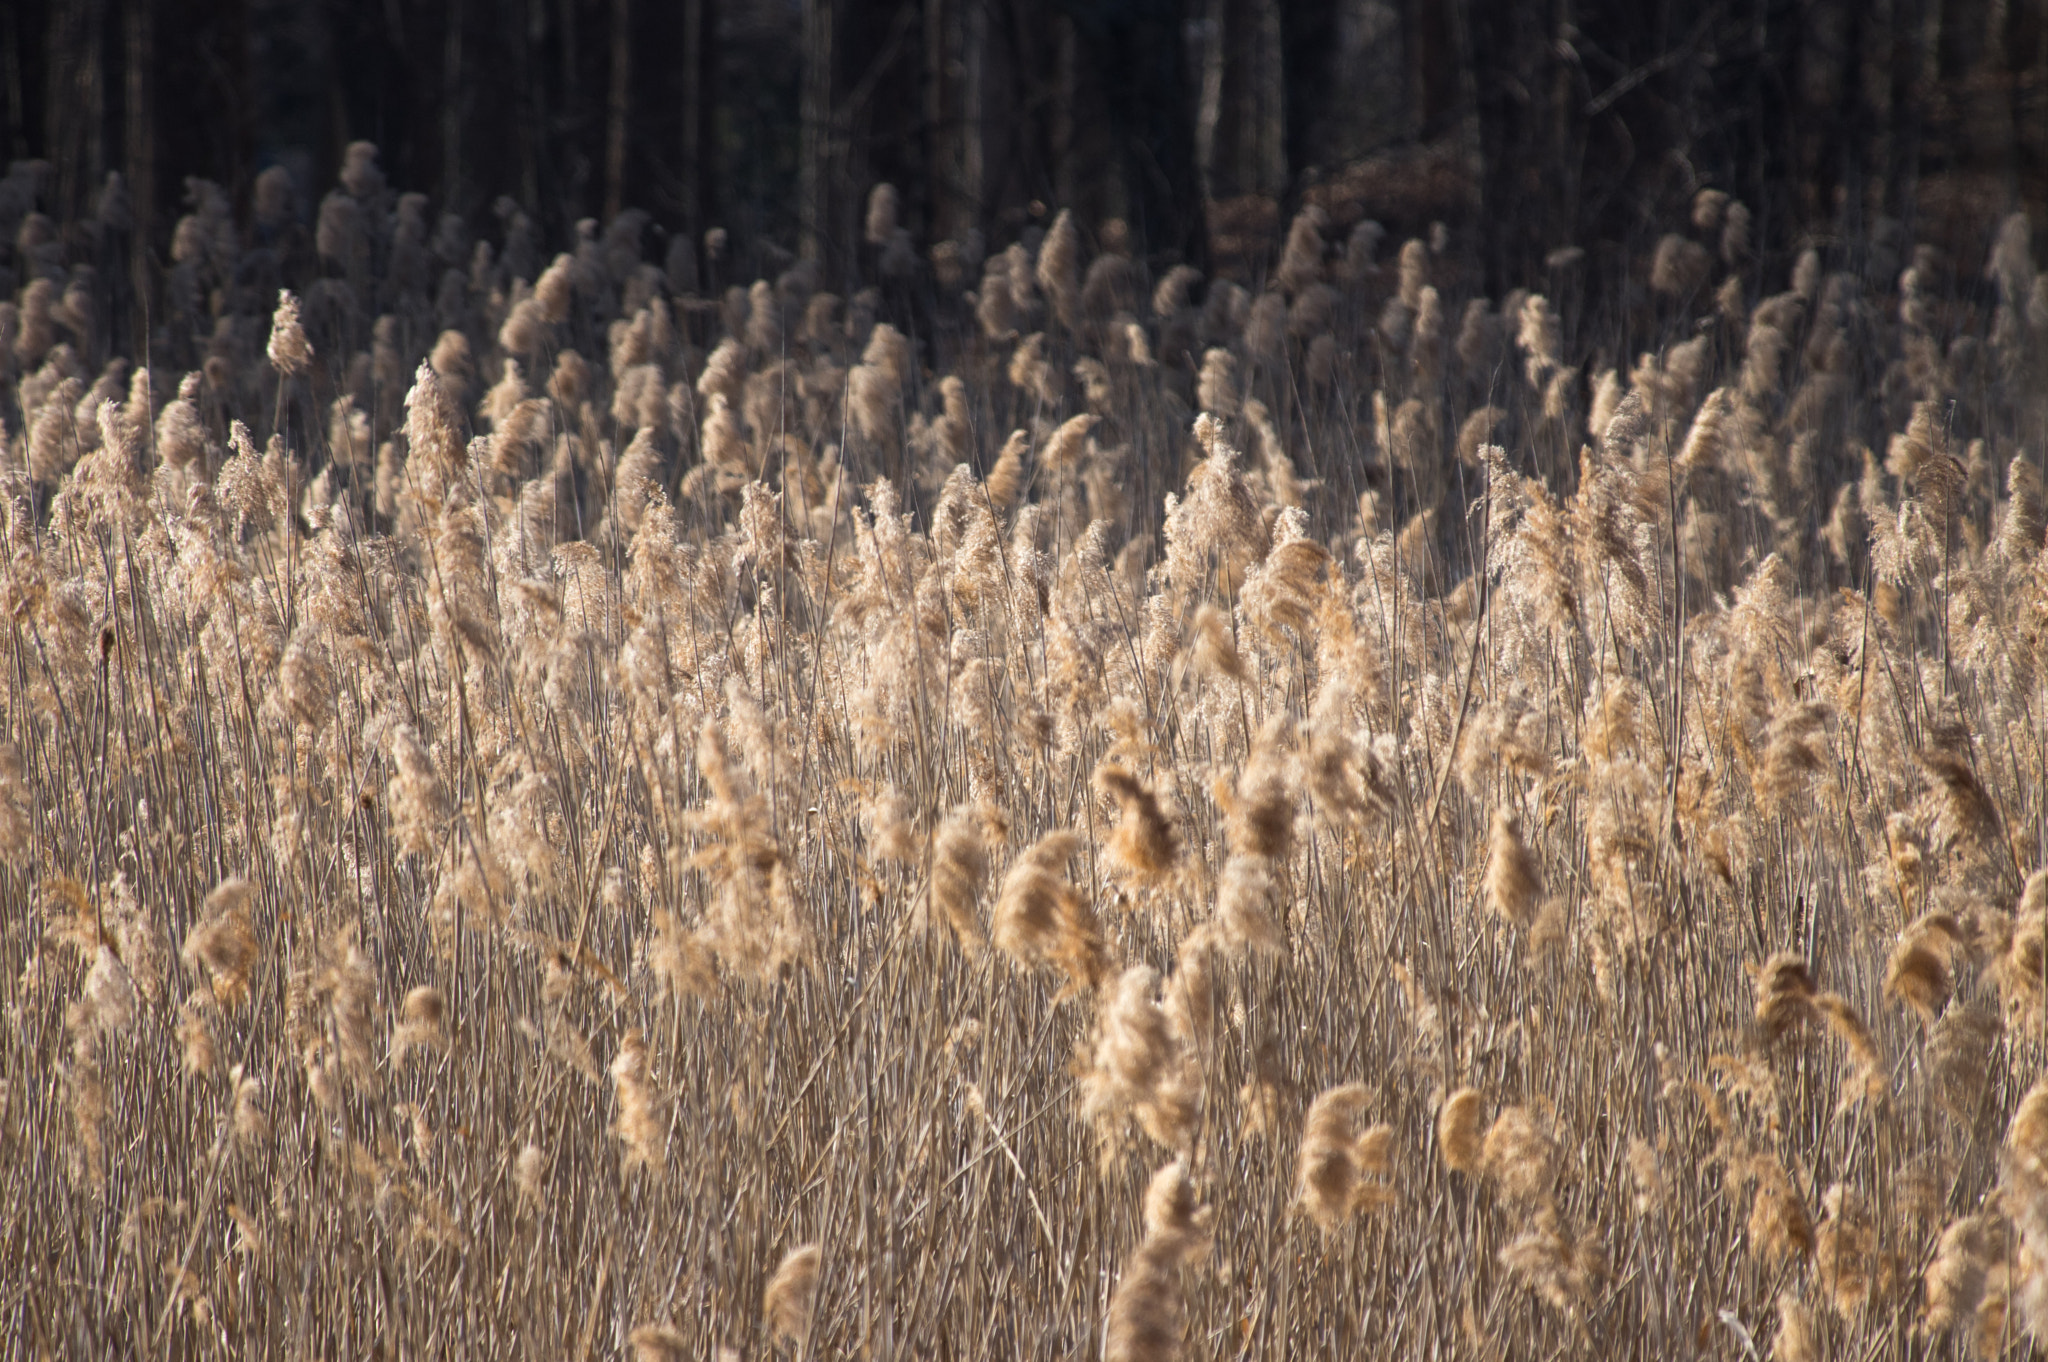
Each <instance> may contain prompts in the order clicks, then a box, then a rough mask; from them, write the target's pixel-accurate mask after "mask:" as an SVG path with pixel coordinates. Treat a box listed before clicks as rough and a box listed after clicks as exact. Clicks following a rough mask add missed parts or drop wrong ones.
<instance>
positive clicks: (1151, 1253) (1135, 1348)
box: [1103, 1159, 1209, 1362]
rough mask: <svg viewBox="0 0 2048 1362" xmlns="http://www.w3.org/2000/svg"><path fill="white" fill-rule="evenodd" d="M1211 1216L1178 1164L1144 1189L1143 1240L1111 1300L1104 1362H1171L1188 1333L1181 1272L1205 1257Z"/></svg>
mask: <svg viewBox="0 0 2048 1362" xmlns="http://www.w3.org/2000/svg"><path fill="white" fill-rule="evenodd" d="M1208 1249H1209V1211H1208V1208H1207V1207H1205V1206H1203V1205H1201V1203H1200V1202H1199V1201H1198V1200H1197V1198H1196V1196H1195V1190H1194V1186H1193V1184H1192V1183H1191V1182H1190V1181H1189V1179H1188V1170H1187V1164H1186V1162H1185V1161H1184V1160H1180V1159H1176V1160H1175V1161H1174V1162H1172V1163H1170V1164H1167V1165H1166V1166H1165V1167H1164V1168H1161V1169H1160V1170H1159V1171H1158V1172H1157V1173H1155V1174H1153V1175H1152V1181H1151V1183H1150V1184H1149V1185H1148V1186H1147V1187H1146V1189H1145V1238H1144V1240H1143V1241H1142V1242H1141V1243H1140V1244H1139V1245H1138V1249H1137V1252H1135V1253H1134V1254H1132V1255H1131V1260H1130V1261H1129V1262H1128V1263H1126V1264H1125V1266H1124V1271H1123V1275H1122V1276H1121V1277H1119V1278H1118V1279H1117V1284H1116V1290H1115V1291H1114V1292H1112V1293H1111V1294H1110V1298H1109V1319H1108V1322H1107V1325H1106V1327H1105V1330H1104V1339H1103V1357H1104V1359H1105V1362H1172V1359H1174V1358H1177V1357H1179V1356H1180V1352H1181V1344H1182V1342H1183V1339H1184V1336H1185V1334H1186V1331H1187V1305H1186V1302H1185V1300H1184V1299H1183V1298H1182V1294H1181V1288H1180V1280H1179V1273H1180V1269H1181V1268H1182V1267H1183V1266H1184V1265H1186V1264H1188V1263H1190V1262H1192V1261H1194V1260H1195V1259H1197V1258H1199V1257H1201V1256H1202V1255H1203V1254H1205V1253H1207V1252H1208Z"/></svg>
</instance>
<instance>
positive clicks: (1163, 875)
mask: <svg viewBox="0 0 2048 1362" xmlns="http://www.w3.org/2000/svg"><path fill="white" fill-rule="evenodd" d="M1095 790H1096V793H1097V794H1099V795H1101V796H1102V797H1103V798H1105V799H1112V800H1115V801H1116V804H1117V807H1118V809H1119V811H1120V812H1119V816H1118V818H1117V825H1116V831H1115V832H1114V833H1112V834H1111V835H1110V839H1109V846H1108V847H1107V849H1106V850H1107V854H1108V858H1109V861H1110V864H1111V866H1112V867H1113V868H1114V869H1115V870H1116V871H1117V872H1118V873H1119V874H1121V875H1122V876H1124V877H1125V878H1127V879H1129V880H1130V881H1131V882H1132V883H1134V884H1137V885H1141V886H1145V887H1149V888H1156V887H1159V886H1161V885H1163V884H1164V883H1165V882H1166V881H1167V880H1168V879H1169V878H1170V877H1171V876H1172V875H1173V873H1174V871H1175V869H1176V868H1177V867H1178V865H1179V862H1180V836H1179V834H1178V833H1177V832H1175V831H1174V827H1173V824H1172V822H1171V821H1170V820H1169V819H1168V818H1167V816H1166V814H1165V812H1164V811H1163V810H1162V809H1161V808H1160V807H1159V797H1158V796H1157V795H1156V794H1154V793H1153V792H1152V790H1151V789H1150V787H1148V786H1147V785H1146V784H1145V783H1144V782H1143V781H1141V780H1139V779H1138V777H1137V776H1136V775H1134V774H1132V773H1131V772H1130V771H1128V770H1126V769H1125V768H1124V767H1122V766H1120V765H1117V764H1115V763H1113V762H1108V761H1105V762H1103V763H1102V764H1101V765H1100V766H1097V767H1096V768H1095Z"/></svg>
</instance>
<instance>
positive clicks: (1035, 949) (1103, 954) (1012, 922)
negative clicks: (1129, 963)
mask: <svg viewBox="0 0 2048 1362" xmlns="http://www.w3.org/2000/svg"><path fill="white" fill-rule="evenodd" d="M1080 844H1081V839H1080V838H1078V837H1076V836H1075V835H1074V834H1073V833H1071V832H1053V833H1048V834H1047V835H1046V836H1044V837H1041V838H1040V839H1039V840H1038V841H1036V842H1034V843H1033V844H1032V845H1031V846H1030V847H1028V848H1026V849H1025V851H1024V853H1023V854H1022V855H1020V856H1019V857H1018V858H1017V860H1016V863H1015V864H1014V865H1012V866H1011V867H1010V873H1009V874H1008V875H1006V876H1005V877H1004V878H1003V889H1002V893H1001V894H1000V895H999V896H998V897H997V899H996V908H995V918H994V933H993V934H994V937H995V943H996V945H997V947H998V948H1000V949H1001V950H1002V951H1003V952H1004V953H1005V954H1007V955H1009V956H1010V957H1011V958H1012V959H1014V960H1016V961H1018V962H1019V963H1020V964H1024V965H1050V966H1053V967H1054V968H1057V969H1059V970H1060V971H1061V972H1063V973H1064V974H1065V975H1066V976H1067V981H1068V989H1069V990H1070V991H1072V990H1082V989H1092V988H1094V987H1095V986H1096V984H1097V983H1099V982H1100V981H1101V979H1102V976H1103V974H1104V973H1105V972H1106V971H1107V970H1108V968H1109V951H1108V948H1107V946H1106V945H1105V944H1104V942H1103V940H1102V933H1101V931H1100V929H1099V928H1098V926H1097V925H1096V920H1095V912H1094V910H1093V909H1092V908H1090V907H1089V906H1088V902H1087V900H1086V899H1084V898H1083V897H1082V896H1081V894H1080V891H1078V890H1077V889H1075V888H1074V887H1073V885H1071V884H1069V883H1067V880H1066V877H1065V875H1064V874H1063V872H1064V870H1065V868H1066V864H1067V862H1068V861H1070V860H1072V859H1073V857H1074V854H1075V852H1076V851H1078V850H1079V849H1080Z"/></svg>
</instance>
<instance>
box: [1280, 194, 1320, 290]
mask: <svg viewBox="0 0 2048 1362" xmlns="http://www.w3.org/2000/svg"><path fill="white" fill-rule="evenodd" d="M1325 225H1327V219H1326V218H1325V217H1324V215H1323V211H1322V210H1321V209H1320V208H1317V207H1315V206H1313V205H1311V206H1309V207H1307V208H1304V209H1302V210H1301V211H1300V212H1299V213H1296V214H1295V215H1294V222H1293V223H1292V224H1291V225H1290V226H1289V227H1288V229H1287V244H1286V245H1285V246H1284V247H1283V248H1282V249H1281V252H1280V265H1279V268H1277V269H1276V270H1275V271H1274V272H1273V277H1274V278H1275V279H1277V280H1278V281H1279V283H1280V287H1281V288H1284V289H1286V290H1287V291H1288V292H1289V293H1299V292H1301V291H1302V290H1303V289H1305V288H1307V287H1309V286H1310V285H1311V284H1314V283H1317V282H1319V281H1320V280H1321V279H1322V277H1323V232H1322V229H1323V227H1324V226H1325Z"/></svg>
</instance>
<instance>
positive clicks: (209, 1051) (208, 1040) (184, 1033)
mask: <svg viewBox="0 0 2048 1362" xmlns="http://www.w3.org/2000/svg"><path fill="white" fill-rule="evenodd" d="M211 1001H212V995H211V994H206V993H195V994H193V995H192V996H191V997H189V998H187V999H186V1000H185V1001H184V1002H183V1003H181V1004H179V1006H178V1044H179V1045H180V1047H181V1048H182V1049H183V1051H184V1056H185V1072H186V1073H188V1074H191V1075H193V1076H194V1077H196V1078H206V1079H211V1078H216V1077H218V1076H219V1075H220V1052H219V1051H218V1050H217V1049H216V1048H215V1046H214V1041H213V1025H212V1023H211V1022H209V1021H208V1020H207V1016H206V1012H207V1004H208V1003H209V1002H211Z"/></svg>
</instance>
